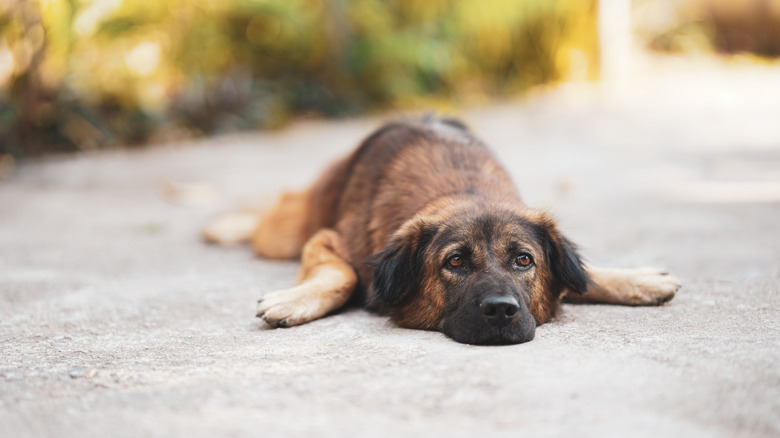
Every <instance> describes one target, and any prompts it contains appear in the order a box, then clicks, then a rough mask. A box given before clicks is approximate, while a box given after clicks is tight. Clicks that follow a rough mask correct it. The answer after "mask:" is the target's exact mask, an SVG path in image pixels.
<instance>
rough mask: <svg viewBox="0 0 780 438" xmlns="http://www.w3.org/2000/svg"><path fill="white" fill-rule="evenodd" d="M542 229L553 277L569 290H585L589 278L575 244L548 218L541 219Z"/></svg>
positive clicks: (581, 291)
mask: <svg viewBox="0 0 780 438" xmlns="http://www.w3.org/2000/svg"><path fill="white" fill-rule="evenodd" d="M542 230H543V231H542V233H541V234H542V239H543V241H544V246H545V252H546V256H547V260H548V261H549V263H550V265H551V266H550V268H551V270H552V273H553V276H554V277H555V279H556V280H557V281H558V282H559V283H560V284H561V285H562V286H564V287H565V288H566V289H568V290H570V291H571V292H576V293H578V294H583V293H585V292H587V290H588V284H590V283H591V279H590V276H588V272H587V271H585V267H584V266H583V264H582V259H580V256H579V254H578V253H577V245H575V244H574V243H572V241H571V240H569V239H568V238H566V237H565V236H564V235H562V234H561V233H560V231H558V227H557V226H556V225H555V223H554V222H553V221H552V220H550V219H546V218H545V219H544V220H543V222H542Z"/></svg>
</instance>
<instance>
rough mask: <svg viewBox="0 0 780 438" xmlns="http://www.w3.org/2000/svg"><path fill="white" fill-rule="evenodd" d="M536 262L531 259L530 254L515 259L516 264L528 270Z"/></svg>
mask: <svg viewBox="0 0 780 438" xmlns="http://www.w3.org/2000/svg"><path fill="white" fill-rule="evenodd" d="M533 262H534V259H533V258H532V257H531V255H530V254H525V253H523V254H520V255H518V256H517V258H515V264H516V265H517V266H519V267H521V268H527V267H529V266H531V264H532V263H533Z"/></svg>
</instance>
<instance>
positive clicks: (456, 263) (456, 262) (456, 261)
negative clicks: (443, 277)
mask: <svg viewBox="0 0 780 438" xmlns="http://www.w3.org/2000/svg"><path fill="white" fill-rule="evenodd" d="M447 264H448V265H450V267H451V268H460V267H461V266H463V257H461V256H459V255H455V256H452V257H450V259H449V260H448V261H447Z"/></svg>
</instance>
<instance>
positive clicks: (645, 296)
mask: <svg viewBox="0 0 780 438" xmlns="http://www.w3.org/2000/svg"><path fill="white" fill-rule="evenodd" d="M586 269H587V271H588V274H589V275H590V278H591V280H592V283H591V284H590V285H589V286H588V292H587V293H585V294H583V295H577V294H567V295H566V296H565V297H564V301H565V302H569V303H606V304H624V305H627V306H654V305H659V304H662V303H665V302H667V301H669V300H671V299H672V298H674V294H675V293H676V292H677V290H678V289H679V288H680V282H679V280H678V279H677V278H676V277H673V276H671V275H668V274H667V273H665V272H663V271H662V270H660V269H656V268H636V269H617V268H596V267H593V266H588V267H587V268H586Z"/></svg>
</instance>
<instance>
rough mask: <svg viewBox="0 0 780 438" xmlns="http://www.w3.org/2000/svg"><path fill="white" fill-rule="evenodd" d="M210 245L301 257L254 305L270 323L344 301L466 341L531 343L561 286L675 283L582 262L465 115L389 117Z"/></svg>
mask: <svg viewBox="0 0 780 438" xmlns="http://www.w3.org/2000/svg"><path fill="white" fill-rule="evenodd" d="M204 235H205V237H206V238H207V239H208V240H210V241H216V242H228V241H236V240H242V239H244V238H246V239H251V242H252V246H253V248H254V250H255V252H256V253H257V254H258V255H260V256H262V257H267V258H273V259H295V258H298V257H301V258H302V266H301V271H300V275H299V278H298V285H297V286H295V287H293V288H290V289H285V290H280V291H276V292H271V293H268V294H266V295H264V296H263V297H262V298H261V299H260V300H259V301H258V307H257V316H258V317H260V318H263V319H264V320H265V321H266V322H267V323H268V324H270V325H271V326H273V327H289V326H294V325H298V324H303V323H306V322H309V321H311V320H314V319H316V318H320V317H322V316H324V315H326V314H327V313H328V312H331V311H334V310H336V309H338V308H340V307H342V306H344V305H345V304H346V303H347V301H349V300H350V298H353V299H354V300H355V301H360V302H363V303H365V304H366V305H367V306H368V307H369V308H370V309H373V310H376V311H378V312H381V313H384V314H389V315H390V317H391V319H392V320H393V321H394V322H395V323H397V324H398V325H399V326H401V327H408V328H415V329H426V330H440V331H442V332H444V333H445V334H446V335H448V336H449V337H451V338H453V339H455V340H456V341H459V342H464V343H470V344H512V343H520V342H527V341H530V340H531V339H533V336H534V331H535V328H536V326H537V325H539V324H543V323H545V322H547V321H549V320H550V319H551V318H552V317H553V316H554V315H555V314H556V312H557V311H558V308H559V303H560V301H561V299H562V297H564V296H565V295H566V294H568V297H567V299H569V300H571V301H575V302H597V303H612V304H627V305H657V304H660V303H663V302H666V301H668V300H670V299H671V298H672V297H673V296H674V294H675V292H676V290H677V289H678V288H679V286H678V281H677V279H676V278H674V277H672V276H669V275H665V274H664V273H662V272H660V271H659V270H657V269H651V268H642V269H600V268H595V267H591V266H588V267H586V266H583V264H582V262H581V261H580V257H579V256H578V254H577V251H576V247H575V246H574V244H572V243H571V242H570V241H569V240H568V239H567V238H566V237H564V236H563V234H561V232H560V230H559V229H558V227H557V225H556V223H555V221H554V220H553V219H552V218H550V217H549V216H548V215H546V214H545V213H542V212H540V211H538V210H534V209H531V208H529V207H527V206H526V205H524V204H523V202H522V201H521V200H520V197H519V196H518V194H517V191H516V190H515V188H514V187H513V185H512V182H511V181H510V179H509V176H508V175H507V173H506V171H505V170H504V169H503V168H502V167H501V166H500V165H499V164H498V162H497V161H496V160H495V158H494V157H493V155H492V154H491V153H490V151H489V150H488V149H487V148H486V147H485V145H484V144H483V143H482V142H481V141H479V140H478V139H477V138H476V137H475V136H474V135H473V134H472V133H471V132H470V131H469V130H468V129H467V128H466V127H465V126H464V125H463V124H462V123H461V122H459V121H457V120H451V119H434V118H424V119H422V120H414V121H400V122H395V123H389V124H387V125H385V126H383V127H382V128H381V129H379V130H378V131H376V132H375V133H373V134H372V135H371V136H370V137H368V138H367V139H366V140H365V141H363V143H362V144H361V145H360V147H358V149H357V150H356V151H355V152H353V153H352V154H351V155H349V156H348V157H346V158H345V159H343V160H341V161H338V162H336V163H335V164H333V165H332V166H331V167H330V168H328V169H327V170H326V171H325V172H324V173H323V175H322V176H320V178H319V179H318V180H317V181H316V182H315V183H314V185H312V186H311V187H310V188H309V189H308V190H306V191H303V192H298V193H285V194H284V195H282V196H281V198H280V199H279V200H278V201H277V203H276V204H275V205H274V206H273V207H272V208H271V209H270V210H269V211H268V212H266V213H265V214H263V215H262V216H261V217H260V218H259V222H256V221H255V220H253V218H252V217H251V216H250V217H249V220H248V221H247V220H242V219H241V218H239V217H236V216H228V217H223V218H222V219H219V220H217V221H216V222H215V223H213V224H212V225H210V226H209V227H208V228H206V229H205V230H204Z"/></svg>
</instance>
